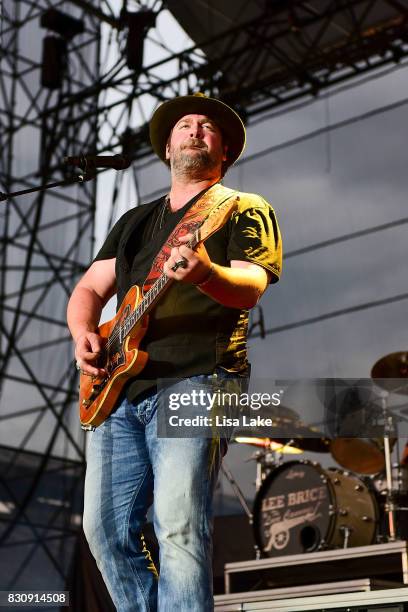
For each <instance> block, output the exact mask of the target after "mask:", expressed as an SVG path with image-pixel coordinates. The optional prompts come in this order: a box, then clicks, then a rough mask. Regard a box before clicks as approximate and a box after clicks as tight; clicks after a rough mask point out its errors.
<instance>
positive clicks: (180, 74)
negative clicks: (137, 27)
mask: <svg viewBox="0 0 408 612" xmlns="http://www.w3.org/2000/svg"><path fill="white" fill-rule="evenodd" d="M75 1H76V3H79V4H81V5H84V4H85V2H82V0H81V1H80V2H79V0H75ZM137 4H138V5H140V6H142V4H143V7H144V8H145V9H153V10H155V11H156V13H157V16H156V24H157V26H156V28H155V29H152V30H150V31H149V32H148V34H147V37H146V40H147V42H148V44H150V46H151V47H152V48H153V49H154V51H155V53H154V55H155V57H157V58H158V59H157V60H156V61H154V62H153V63H150V64H145V65H144V67H143V69H142V70H141V71H140V72H139V73H138V74H135V72H134V71H130V70H129V69H128V68H127V66H126V61H125V58H124V57H122V59H120V60H119V61H117V60H116V61H115V63H114V64H113V65H112V66H111V67H110V69H109V70H107V71H106V72H104V73H103V74H102V75H101V78H100V80H99V83H98V87H99V90H100V91H101V92H103V95H102V96H101V99H100V106H99V111H100V113H101V122H102V123H101V126H103V127H104V128H105V129H102V130H101V131H100V142H99V151H100V152H103V151H111V150H112V149H119V150H120V151H121V150H122V149H123V148H124V149H125V152H126V153H130V154H131V155H132V157H133V159H140V158H143V157H145V156H148V155H150V154H151V149H150V146H149V141H148V129H147V118H148V116H149V114H150V111H151V110H152V109H153V108H154V107H155V106H156V105H157V104H158V103H160V102H161V101H163V100H164V99H167V98H171V97H173V96H175V95H180V94H185V93H189V92H193V91H198V90H199V91H203V92H205V93H208V94H213V95H216V96H219V97H220V98H221V99H223V100H224V101H226V102H228V103H230V104H231V105H232V106H234V107H235V108H236V109H237V110H238V111H239V112H240V113H241V114H242V116H243V118H244V119H246V120H248V121H250V120H251V118H252V117H254V116H255V115H258V114H259V113H262V112H264V111H265V110H269V109H271V108H275V107H278V106H283V105H287V104H289V103H291V102H293V101H294V100H298V99H300V98H307V97H309V98H312V97H315V96H317V95H318V94H319V92H320V91H323V90H325V89H327V88H328V87H332V86H334V85H336V84H338V83H341V82H343V81H346V80H350V79H353V78H354V79H355V78H356V77H359V76H361V75H363V74H365V73H367V72H369V71H373V70H376V69H379V68H380V67H382V66H384V65H387V64H391V63H398V62H400V61H401V60H402V59H403V58H404V57H406V56H407V54H408V6H407V3H406V0H341V1H340V0H323V1H322V0H291V1H286V0H285V1H282V0H275V1H274V2H253V3H248V2H245V3H243V4H242V11H241V12H239V10H238V8H239V7H238V6H237V5H239V4H240V3H237V2H235V1H232V0H226V1H225V2H223V3H219V2H213V1H211V0H210V1H208V2H200V3H191V2H188V0H167V2H166V3H163V4H162V3H160V2H153V1H151V2H147V1H146V2H144V3H141V2H140V3H137ZM243 7H245V10H244V8H243ZM169 11H170V12H171V13H172V15H173V17H175V18H176V20H177V21H178V23H179V24H181V25H182V27H183V28H184V31H185V32H187V34H188V35H189V36H190V39H191V40H193V41H195V44H190V45H187V47H186V48H184V49H181V50H179V51H176V50H175V48H174V47H175V45H174V44H173V46H172V42H173V43H174V41H172V40H171V39H170V38H171V37H169V36H166V32H165V31H162V32H160V24H161V23H163V20H161V19H160V15H164V14H165V13H166V14H168V12H169ZM109 19H110V17H109ZM119 23H120V22H119V21H116V23H115V24H113V25H112V24H111V25H110V26H107V27H111V28H112V29H115V28H116V29H117V28H119ZM111 40H113V38H112V39H111ZM116 57H117V56H116ZM90 91H91V92H92V89H91V90H90ZM81 95H82V96H86V95H88V91H87V89H86V88H85V89H83V90H82V93H81ZM129 128H133V129H132V130H131V131H130V132H129ZM129 137H130V138H129Z"/></svg>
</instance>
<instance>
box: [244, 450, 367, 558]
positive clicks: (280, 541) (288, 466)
mask: <svg viewBox="0 0 408 612" xmlns="http://www.w3.org/2000/svg"><path fill="white" fill-rule="evenodd" d="M253 514H254V535H255V541H256V543H257V545H258V547H259V550H260V551H261V554H263V555H264V556H267V557H275V556H279V555H296V554H300V553H307V552H314V551H317V550H323V549H327V548H343V546H347V547H350V546H364V545H368V544H372V543H373V542H374V541H375V539H376V535H377V528H378V517H379V512H378V504H377V502H376V499H375V494H374V492H373V491H372V490H370V488H368V487H367V486H366V485H365V484H364V482H363V481H362V480H360V479H359V478H357V477H356V476H354V475H352V474H349V473H347V472H343V471H341V470H338V469H336V468H330V469H328V470H324V469H323V468H322V467H321V466H320V465H319V464H317V463H311V462H310V461H290V462H287V463H284V464H282V465H281V466H279V467H278V468H276V469H275V470H273V471H272V472H271V473H270V474H268V476H267V477H266V479H265V480H264V482H263V483H262V486H261V488H260V489H259V491H258V493H257V496H256V498H255V504H254V513H253Z"/></svg>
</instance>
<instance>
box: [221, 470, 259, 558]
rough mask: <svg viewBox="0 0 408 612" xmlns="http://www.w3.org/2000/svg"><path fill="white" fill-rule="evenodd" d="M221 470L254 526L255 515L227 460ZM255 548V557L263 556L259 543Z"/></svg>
mask: <svg viewBox="0 0 408 612" xmlns="http://www.w3.org/2000/svg"><path fill="white" fill-rule="evenodd" d="M221 471H222V473H223V474H224V476H225V478H226V479H227V480H228V482H229V483H230V485H231V488H232V490H233V491H234V493H235V495H236V497H237V499H238V501H239V503H240V504H241V506H242V508H243V510H244V512H245V514H246V515H247V517H248V521H249V524H250V525H251V527H252V525H253V523H254V515H253V514H252V512H251V510H250V508H249V506H248V504H247V503H246V499H245V497H244V494H243V493H242V491H241V488H240V486H239V484H238V483H237V481H236V480H235V478H234V476H233V475H232V472H231V470H229V469H228V468H227V466H226V465H225V461H223V462H222V464H221ZM254 548H255V559H260V558H261V551H260V550H259V546H258V545H257V544H254Z"/></svg>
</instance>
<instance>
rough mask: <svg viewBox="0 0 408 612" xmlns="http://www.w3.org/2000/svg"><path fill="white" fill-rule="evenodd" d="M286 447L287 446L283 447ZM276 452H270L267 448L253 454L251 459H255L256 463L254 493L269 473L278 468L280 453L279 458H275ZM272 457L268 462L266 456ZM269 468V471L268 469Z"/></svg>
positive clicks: (281, 459)
mask: <svg viewBox="0 0 408 612" xmlns="http://www.w3.org/2000/svg"><path fill="white" fill-rule="evenodd" d="M285 446H288V445H285ZM277 454H278V451H272V450H270V449H268V448H264V449H263V450H259V451H257V452H256V453H254V454H253V455H252V457H251V459H255V461H256V479H255V492H256V493H258V491H259V489H260V488H261V485H262V483H263V481H264V480H265V478H266V476H267V475H268V474H269V472H270V471H271V470H272V469H274V468H276V467H278V466H279V465H280V464H281V463H282V462H283V458H282V453H279V455H280V458H276V456H277ZM271 455H272V460H268V456H271ZM269 466H271V467H270V469H268V468H269Z"/></svg>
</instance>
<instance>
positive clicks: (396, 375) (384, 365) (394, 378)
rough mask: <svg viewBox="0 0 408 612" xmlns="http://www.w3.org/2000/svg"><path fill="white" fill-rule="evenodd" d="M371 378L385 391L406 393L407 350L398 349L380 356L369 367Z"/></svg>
mask: <svg viewBox="0 0 408 612" xmlns="http://www.w3.org/2000/svg"><path fill="white" fill-rule="evenodd" d="M371 378H373V379H374V380H375V382H376V384H377V385H378V386H379V387H381V388H382V389H385V390H386V391H392V392H394V393H402V394H404V395H407V394H408V352H407V351H400V352H397V353H390V354H389V355H385V357H381V359H379V360H378V361H377V362H376V363H375V364H374V365H373V367H372V369H371ZM387 379H390V380H387ZM401 379H403V380H401Z"/></svg>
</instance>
